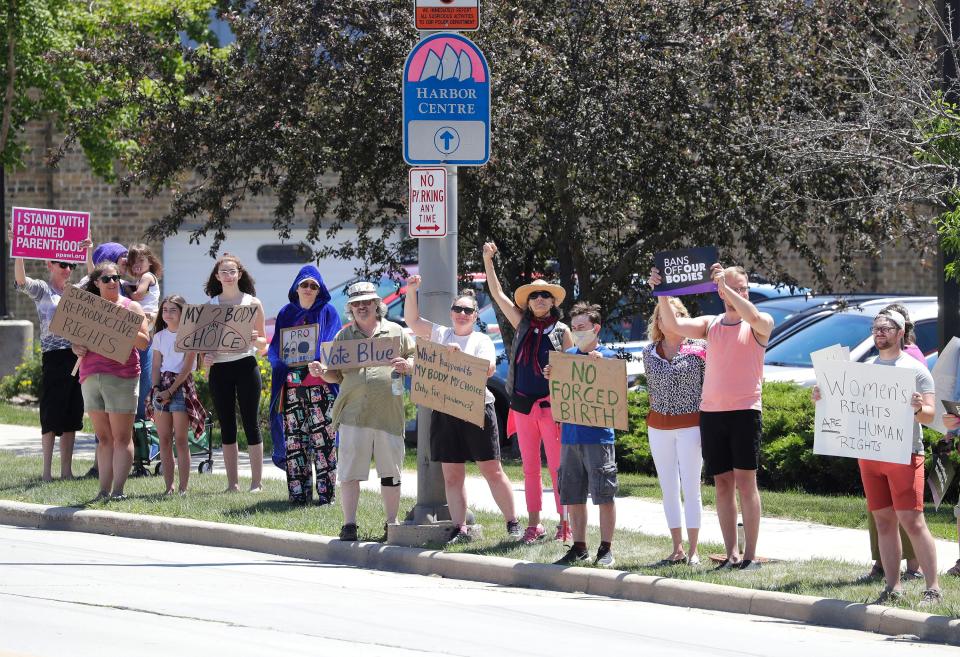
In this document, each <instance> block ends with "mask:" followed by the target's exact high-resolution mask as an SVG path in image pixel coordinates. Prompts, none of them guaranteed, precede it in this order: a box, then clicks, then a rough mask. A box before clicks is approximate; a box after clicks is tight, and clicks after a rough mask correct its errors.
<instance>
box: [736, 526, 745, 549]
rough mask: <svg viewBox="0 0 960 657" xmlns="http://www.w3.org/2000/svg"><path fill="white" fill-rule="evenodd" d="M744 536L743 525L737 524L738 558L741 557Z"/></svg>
mask: <svg viewBox="0 0 960 657" xmlns="http://www.w3.org/2000/svg"><path fill="white" fill-rule="evenodd" d="M744 542H745V541H744V535H743V523H742V522H738V523H737V551H738V552H739V553H740V556H743V546H744Z"/></svg>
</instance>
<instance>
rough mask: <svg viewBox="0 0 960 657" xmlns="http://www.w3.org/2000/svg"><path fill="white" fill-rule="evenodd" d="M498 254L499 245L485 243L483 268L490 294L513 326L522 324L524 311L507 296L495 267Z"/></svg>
mask: <svg viewBox="0 0 960 657" xmlns="http://www.w3.org/2000/svg"><path fill="white" fill-rule="evenodd" d="M495 255H497V245H496V244H494V243H493V242H487V243H486V244H484V245H483V270H484V271H485V272H486V274H487V289H488V290H490V296H491V297H492V298H493V300H494V301H495V302H496V304H497V306H499V307H500V312H502V313H503V315H504V317H506V318H507V321H508V322H510V324H512V325H513V328H517V327H518V326H520V319H521V318H522V317H523V313H522V312H521V311H520V309H519V308H518V307H517V304H515V303H514V302H513V299H511V298H510V297H508V296H507V294H506V293H505V292H504V291H503V288H502V287H501V286H500V279H499V278H497V271H496V269H494V267H493V256H495Z"/></svg>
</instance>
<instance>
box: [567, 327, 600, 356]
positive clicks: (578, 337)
mask: <svg viewBox="0 0 960 657" xmlns="http://www.w3.org/2000/svg"><path fill="white" fill-rule="evenodd" d="M596 337H597V334H596V333H594V332H593V331H573V341H574V342H576V343H577V348H578V349H579V350H580V351H586V350H587V347H590V346H592V345H593V342H594V340H596Z"/></svg>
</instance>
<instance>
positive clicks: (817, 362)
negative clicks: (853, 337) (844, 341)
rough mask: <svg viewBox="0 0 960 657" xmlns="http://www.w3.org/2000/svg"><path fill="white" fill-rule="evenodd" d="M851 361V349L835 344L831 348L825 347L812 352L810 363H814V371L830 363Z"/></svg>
mask: <svg viewBox="0 0 960 657" xmlns="http://www.w3.org/2000/svg"><path fill="white" fill-rule="evenodd" d="M837 360H850V347H843V346H841V345H839V344H835V345H833V346H831V347H824V348H823V349H820V350H819V351H811V352H810V361H811V362H812V363H813V369H814V370H818V369H820V367H821V366H822V365H823V363H826V362H828V361H837Z"/></svg>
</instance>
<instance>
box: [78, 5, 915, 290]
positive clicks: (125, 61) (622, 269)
mask: <svg viewBox="0 0 960 657" xmlns="http://www.w3.org/2000/svg"><path fill="white" fill-rule="evenodd" d="M899 6H900V3H899V2H897V1H895V0H881V1H871V2H866V1H864V2H833V1H827V0H816V1H813V2H807V1H804V0H762V1H759V2H749V3H716V2H708V1H707V0H694V1H690V0H646V1H644V2H636V1H635V0H608V1H606V2H596V1H595V0H557V1H556V2H542V1H541V0H515V1H513V2H509V3H485V4H484V15H483V18H482V21H481V30H480V31H479V32H477V33H476V34H475V35H474V36H473V38H475V40H476V41H477V43H478V45H479V46H480V47H481V48H482V49H483V50H484V52H485V53H486V54H487V57H488V59H489V61H490V66H491V71H492V80H493V153H492V157H491V160H490V163H489V164H487V165H486V166H484V167H480V168H466V167H464V168H461V173H460V249H461V251H460V263H461V267H462V268H463V269H464V270H465V271H478V270H479V268H480V266H481V264H480V253H481V248H480V247H481V244H482V242H483V241H484V240H487V239H491V238H493V239H496V241H497V242H498V245H499V246H500V252H501V254H502V256H503V257H502V258H501V265H500V266H501V268H502V269H501V275H502V278H503V281H504V284H505V287H507V288H508V289H513V288H515V287H516V286H517V285H519V284H521V283H522V282H524V281H525V280H527V279H529V277H530V276H531V275H534V274H537V273H543V272H548V271H552V270H554V269H555V271H556V275H557V276H558V277H559V279H560V282H561V283H562V284H563V285H564V286H565V287H566V288H567V290H568V291H569V292H570V294H568V297H567V298H568V299H569V300H570V302H572V301H573V299H574V298H575V296H577V295H576V294H573V293H574V292H577V293H578V295H579V296H580V297H581V298H590V299H591V300H594V301H596V302H599V303H601V304H602V305H603V306H604V307H606V308H610V307H612V306H613V304H614V303H616V302H617V300H618V299H620V298H621V297H626V298H627V299H628V300H629V301H630V302H631V303H639V302H640V301H641V300H643V298H644V297H642V296H641V295H640V292H639V291H638V290H639V286H638V284H637V283H638V278H639V277H642V276H643V275H644V274H645V272H646V271H647V270H648V269H649V266H650V263H651V260H652V255H653V253H655V252H656V251H658V250H662V249H665V248H676V247H680V246H694V245H704V244H716V245H717V246H719V247H720V249H721V253H722V254H723V257H724V258H726V259H728V260H729V259H734V260H741V259H743V258H746V257H749V258H750V259H751V260H752V261H753V262H755V263H757V266H758V268H759V270H760V271H761V272H763V273H765V274H767V275H769V276H770V277H772V278H774V279H777V280H781V281H784V282H787V283H792V282H795V281H794V279H793V277H792V276H791V272H789V271H786V270H785V268H784V266H783V265H782V258H781V256H782V255H783V254H784V253H786V252H788V251H791V252H799V253H800V254H802V255H803V256H804V257H805V258H806V260H807V261H808V262H809V263H810V265H811V267H812V268H813V270H814V272H815V273H816V274H817V275H818V277H819V278H820V283H821V284H822V286H823V287H825V288H829V287H830V285H831V284H832V283H833V282H834V281H831V280H828V279H827V276H826V274H825V273H824V272H825V270H824V263H825V259H826V258H829V257H831V256H830V253H831V249H830V248H828V247H831V246H837V247H839V248H841V249H843V250H844V251H845V252H848V253H849V252H856V251H858V250H859V251H862V252H869V251H871V250H875V249H876V247H877V245H878V244H882V243H883V242H884V241H886V240H889V239H891V238H893V237H896V236H899V235H902V234H906V235H908V236H910V235H915V234H917V233H918V232H919V231H918V229H917V226H918V225H919V223H920V221H921V220H920V219H918V218H916V217H914V216H912V215H910V214H909V213H905V212H901V211H899V210H891V211H890V213H889V216H890V217H894V218H895V220H892V221H877V220H876V216H875V215H874V214H873V213H872V208H868V207H866V206H865V205H863V204H862V203H860V202H859V197H858V198H848V197H847V195H846V192H847V190H850V189H852V188H857V187H858V188H859V189H860V191H861V192H862V194H872V193H877V192H878V191H881V190H883V189H885V187H886V186H887V185H889V184H890V180H889V176H886V175H879V174H882V173H883V172H882V171H878V168H877V167H876V166H875V164H874V163H871V162H858V163H856V165H850V166H824V167H818V168H804V167H802V166H798V165H797V161H796V160H795V159H791V158H788V157H785V156H784V155H783V153H782V152H781V150H782V149H778V148H774V147H775V146H778V145H779V143H780V141H779V140H780V133H777V132H775V131H773V130H772V128H771V126H774V127H776V126H778V125H780V123H782V122H783V121H784V120H790V121H796V120H800V119H803V118H809V117H810V116H812V113H814V112H817V111H820V110H819V108H820V107H822V106H827V107H830V108H831V111H834V110H837V111H842V109H843V105H844V104H845V103H847V104H848V103H849V102H850V100H849V99H850V98H851V96H852V95H855V94H856V93H857V92H858V90H859V89H860V87H859V86H857V85H858V84H859V82H851V81H850V80H849V79H848V78H847V77H846V75H845V74H846V71H845V70H841V71H833V70H832V69H831V68H830V67H831V65H832V64H833V63H834V59H833V58H832V53H833V52H834V51H836V50H837V49H844V48H850V47H852V44H860V43H863V41H864V39H867V40H868V41H869V42H870V43H875V44H877V47H879V48H881V49H889V48H890V47H891V45H890V44H891V43H895V44H897V45H899V44H900V41H901V37H900V35H902V34H905V33H906V32H905V27H906V25H907V21H908V20H909V18H910V17H909V16H907V15H902V13H901V12H900V11H899V9H898V8H899ZM222 9H223V11H222V16H223V17H224V18H225V19H227V20H228V21H229V22H230V24H231V27H232V29H233V31H234V33H235V34H236V37H237V41H236V43H235V44H233V45H232V46H231V48H229V49H228V50H227V51H220V50H216V49H207V48H199V49H194V50H184V53H183V58H184V62H185V66H184V67H183V68H182V69H180V70H177V71H165V70H164V69H163V67H161V66H159V64H158V63H155V64H151V63H150V62H152V61H154V60H155V59H156V57H157V56H158V52H162V50H161V51H158V50H157V49H156V48H155V46H154V44H153V42H152V40H151V38H149V35H146V34H143V33H141V32H138V31H137V30H133V29H131V30H129V31H128V32H126V33H124V34H122V36H121V37H120V38H121V39H122V42H123V44H124V48H123V49H121V50H119V51H109V52H107V51H104V50H103V49H100V50H95V51H91V52H90V53H88V58H87V61H96V62H99V63H101V64H103V63H105V62H107V63H109V66H108V67H106V68H103V69H101V75H102V76H103V77H98V78H96V82H97V84H101V83H104V82H105V81H110V82H111V83H116V82H117V81H119V82H121V83H122V82H123V81H124V80H126V81H128V83H127V84H126V86H125V87H123V93H122V94H121V95H120V96H119V97H118V99H117V101H116V102H119V103H120V104H122V106H124V107H132V108H137V109H136V110H135V113H136V117H135V120H131V121H129V122H128V123H127V124H126V126H125V128H124V130H125V132H123V133H122V134H123V136H124V137H125V139H126V140H128V141H129V142H130V143H132V144H135V148H132V149H131V150H130V151H129V153H128V158H127V160H126V164H127V166H128V170H129V175H127V176H126V177H125V178H124V179H123V181H122V184H123V185H124V186H125V188H127V189H129V188H130V187H131V186H133V185H139V186H142V187H143V188H144V189H145V190H146V192H147V193H148V194H149V195H159V194H164V195H169V194H170V193H171V191H172V192H173V195H172V198H173V201H172V204H171V208H170V212H169V213H168V214H167V215H166V216H165V217H164V218H163V219H162V220H160V221H159V223H157V224H156V225H155V226H153V227H152V229H151V232H152V235H153V236H154V237H162V236H165V235H169V234H172V233H174V232H176V231H178V230H179V229H180V228H181V226H182V225H183V222H184V221H185V220H187V219H190V220H191V222H196V223H198V224H199V225H200V228H199V229H198V231H197V234H201V233H202V234H207V233H212V234H213V236H214V237H215V243H214V248H217V244H218V242H219V240H221V239H222V238H223V237H224V236H225V231H226V230H227V229H228V228H229V226H230V218H231V213H232V212H233V211H234V210H235V209H236V208H237V207H239V206H241V205H242V204H243V203H244V201H245V200H247V199H248V198H249V197H251V196H256V195H260V194H266V193H270V194H273V195H274V197H275V199H276V206H275V210H274V217H273V219H274V226H275V228H276V229H277V231H278V232H279V233H281V234H288V231H289V229H290V226H291V222H292V221H294V219H295V217H296V216H297V214H298V212H299V211H300V210H301V208H303V209H305V211H306V213H307V214H308V217H309V238H310V239H311V240H312V241H313V243H314V245H315V249H316V255H317V256H318V257H326V256H331V255H337V256H341V257H358V258H360V259H362V260H363V261H365V262H366V263H368V268H369V269H391V268H397V267H399V262H400V260H401V256H402V251H403V248H404V244H403V241H402V240H401V239H400V237H401V236H402V234H403V232H404V226H403V222H404V215H405V211H406V192H407V190H406V180H407V177H406V166H405V164H404V163H403V158H402V155H401V102H400V100H401V94H400V89H401V79H400V78H401V69H402V65H403V62H404V58H405V56H406V54H407V53H408V52H409V50H410V48H411V47H412V46H413V45H414V43H415V41H416V38H417V36H416V32H415V31H414V29H413V27H412V24H411V7H410V3H409V2H408V0H383V1H380V2H369V1H366V0H312V1H310V2H306V3H304V2H299V1H298V2H294V1H292V0H260V1H258V2H256V3H248V2H234V3H231V4H228V5H225V6H224V7H223V8H222ZM865 26H869V27H870V29H869V30H868V31H865ZM146 69H149V70H151V71H153V75H152V77H151V85H150V86H145V85H143V84H139V83H133V82H132V81H134V80H139V78H140V76H138V75H136V74H134V73H136V72H139V71H143V70H146ZM801 92H802V93H801ZM113 107H115V103H114V101H113V100H112V99H111V100H110V101H109V102H105V103H104V104H103V107H102V111H104V112H108V111H110V110H111V108H113ZM98 116H99V114H98V113H97V111H93V112H91V113H89V114H87V115H85V116H84V117H82V118H83V119H84V120H83V121H81V122H80V123H78V124H77V125H78V129H82V127H83V126H85V125H87V122H90V121H94V122H95V121H96V120H97V118H98ZM758 135H763V138H760V139H758ZM331 174H335V175H334V176H332V177H331ZM331 180H332V182H330V181H331ZM838 199H839V200H838ZM346 222H351V223H355V224H356V225H357V227H358V230H359V239H358V240H357V241H356V242H353V243H343V242H339V241H338V240H337V231H338V230H339V229H340V228H341V227H343V225H344V224H345V223H346ZM852 274H853V271H852V269H851V268H849V267H847V268H845V269H844V271H843V275H844V276H848V277H849V276H852Z"/></svg>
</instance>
